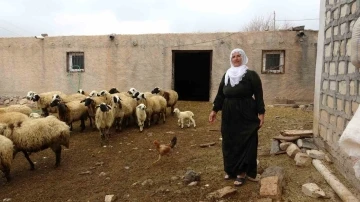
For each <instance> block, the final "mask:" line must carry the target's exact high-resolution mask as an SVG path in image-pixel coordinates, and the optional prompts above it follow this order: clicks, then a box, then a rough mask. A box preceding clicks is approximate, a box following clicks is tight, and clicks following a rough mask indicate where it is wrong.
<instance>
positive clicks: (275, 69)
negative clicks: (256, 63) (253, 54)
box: [261, 50, 285, 74]
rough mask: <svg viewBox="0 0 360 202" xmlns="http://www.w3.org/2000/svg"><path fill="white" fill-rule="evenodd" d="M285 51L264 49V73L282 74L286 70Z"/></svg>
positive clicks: (262, 71) (262, 70)
mask: <svg viewBox="0 0 360 202" xmlns="http://www.w3.org/2000/svg"><path fill="white" fill-rule="evenodd" d="M284 64H285V51H283V50H280V51H263V53H262V69H261V73H263V74H267V73H269V74H271V73H274V74H282V73H284V72H285V71H284V70H285V65H284Z"/></svg>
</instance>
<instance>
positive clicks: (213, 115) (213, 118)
mask: <svg viewBox="0 0 360 202" xmlns="http://www.w3.org/2000/svg"><path fill="white" fill-rule="evenodd" d="M215 119H216V112H215V111H211V112H210V115H209V122H210V123H213V122H214V121H215Z"/></svg>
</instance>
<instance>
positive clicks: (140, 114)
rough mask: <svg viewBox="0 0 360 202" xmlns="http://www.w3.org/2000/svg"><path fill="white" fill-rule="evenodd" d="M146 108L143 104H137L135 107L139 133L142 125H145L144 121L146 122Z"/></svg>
mask: <svg viewBox="0 0 360 202" xmlns="http://www.w3.org/2000/svg"><path fill="white" fill-rule="evenodd" d="M145 110H146V106H145V105H144V104H142V103H141V104H139V105H138V106H137V107H136V117H137V122H138V126H139V128H140V132H142V131H143V128H144V125H145V123H144V122H145V120H146V111H145Z"/></svg>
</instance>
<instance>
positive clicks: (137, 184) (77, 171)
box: [0, 101, 356, 202]
mask: <svg viewBox="0 0 360 202" xmlns="http://www.w3.org/2000/svg"><path fill="white" fill-rule="evenodd" d="M177 107H178V108H180V110H182V111H183V110H191V111H193V112H194V114H195V120H196V122H197V127H196V129H195V128H193V127H191V128H184V129H181V128H179V127H178V126H177V119H176V118H175V117H174V116H168V117H167V120H166V123H164V124H163V123H159V124H157V125H152V126H151V127H150V128H145V130H144V131H143V132H142V133H140V132H139V129H138V127H137V126H135V125H131V126H129V127H127V128H124V129H123V131H121V132H118V133H116V132H115V131H111V134H112V136H111V138H110V146H108V147H101V146H100V136H99V132H98V131H92V129H91V128H90V127H88V123H87V128H86V130H85V132H82V133H80V132H79V131H80V127H79V124H78V123H77V124H75V126H74V131H73V132H72V134H71V136H72V137H71V144H70V148H69V149H64V150H63V153H62V161H61V166H60V167H58V168H56V169H55V168H54V164H55V156H54V153H53V152H52V151H51V150H50V149H47V150H44V151H41V152H38V153H33V154H31V156H30V158H31V159H32V160H33V161H34V162H36V165H35V167H36V169H35V170H34V171H30V170H29V164H28V162H27V161H26V159H25V158H24V156H23V155H22V154H21V153H19V154H18V155H17V156H16V158H15V159H14V161H13V165H12V169H11V175H12V177H13V179H12V181H11V182H10V183H7V182H6V180H5V178H0V200H1V201H3V200H4V199H11V201H12V202H22V201H24V202H30V201H34V202H42V201H44V202H45V201H46V202H49V201H52V202H55V201H59V202H60V201H61V202H64V201H67V202H70V201H71V202H75V201H76V202H78V201H79V202H87V201H89V202H98V201H104V199H105V195H110V194H114V195H116V196H117V201H151V202H152V201H179V202H184V201H208V200H207V199H206V195H207V194H208V193H210V192H213V191H215V190H218V189H221V188H223V187H225V186H233V182H232V181H225V180H224V179H223V177H224V172H223V164H222V154H221V140H220V139H219V138H220V137H221V135H220V132H219V129H220V119H221V116H220V114H218V117H217V118H218V120H217V121H216V123H214V124H209V122H208V115H209V112H210V110H211V107H212V104H211V103H210V102H187V101H180V102H178V104H177ZM266 110H267V111H266V116H265V124H264V126H263V128H261V129H260V131H259V147H258V160H259V161H260V164H259V172H260V173H261V172H262V171H263V170H264V169H265V168H267V167H269V166H281V167H283V168H284V169H285V182H286V185H285V186H284V188H283V195H282V200H281V201H292V202H301V201H304V202H305V201H306V202H309V201H341V199H340V198H339V197H338V196H337V195H336V193H335V192H334V191H333V190H332V189H331V187H330V186H329V185H328V184H327V183H326V181H325V180H324V178H323V177H322V176H321V174H320V173H319V172H318V171H317V170H316V169H315V168H314V167H313V166H309V167H306V168H300V167H296V166H295V162H294V160H293V159H291V158H290V157H289V156H288V155H286V154H281V155H274V156H272V155H269V151H270V144H271V138H272V137H274V136H277V135H278V134H279V131H281V130H284V129H312V116H313V112H312V111H302V110H298V109H293V108H270V107H267V108H266ZM169 111H170V110H169ZM169 111H168V112H169ZM173 136H177V138H178V142H177V145H176V147H175V149H174V150H173V152H172V153H171V154H170V155H169V156H165V157H163V158H162V159H161V160H160V161H159V162H158V163H157V164H155V165H152V162H154V161H155V160H156V159H157V158H158V155H157V153H156V150H154V145H153V143H152V142H153V141H154V140H159V141H160V143H168V142H169V141H170V140H171V138H172V137H173ZM209 142H216V144H215V145H214V146H212V147H207V148H201V147H199V145H200V144H203V143H209ZM326 165H327V166H328V167H329V168H330V169H331V170H332V171H333V172H334V174H335V175H336V176H337V177H338V178H339V179H340V181H341V182H342V183H343V184H344V185H345V186H347V187H348V188H349V189H350V191H351V192H352V193H353V194H355V193H356V190H355V189H353V188H352V187H351V185H350V184H349V183H348V182H347V181H346V180H345V179H344V178H343V177H342V176H341V175H340V174H339V173H338V172H337V171H336V169H335V168H334V167H333V165H331V164H326ZM190 169H191V170H194V171H195V172H197V173H200V174H201V180H200V183H199V184H198V185H196V186H187V185H184V183H183V179H182V177H183V176H184V174H185V173H186V171H188V170H190ZM308 182H313V183H316V184H318V185H319V186H320V187H321V188H322V189H323V190H324V191H325V192H326V194H327V195H328V196H329V197H330V199H313V198H310V197H308V196H305V195H304V194H303V193H302V191H301V185H302V184H305V183H308ZM236 189H237V192H236V194H234V195H232V196H230V197H227V198H224V199H222V201H257V200H258V199H260V198H261V197H260V195H259V189H260V185H259V183H258V182H251V181H247V182H246V183H245V184H244V185H243V186H241V187H236Z"/></svg>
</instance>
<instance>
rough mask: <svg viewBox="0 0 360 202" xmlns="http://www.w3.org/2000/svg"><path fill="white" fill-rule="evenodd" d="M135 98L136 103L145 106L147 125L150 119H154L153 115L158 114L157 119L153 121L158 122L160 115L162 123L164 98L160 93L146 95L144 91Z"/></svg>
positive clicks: (164, 117)
mask: <svg viewBox="0 0 360 202" xmlns="http://www.w3.org/2000/svg"><path fill="white" fill-rule="evenodd" d="M136 100H137V102H138V104H141V103H143V104H145V106H146V110H145V111H146V116H147V121H148V126H150V124H151V120H154V115H157V116H158V119H157V120H156V122H155V123H158V122H159V120H160V119H161V117H162V118H163V123H165V120H166V100H165V98H164V97H162V96H160V95H150V96H146V95H145V94H144V93H140V94H139V95H138V96H137V97H136Z"/></svg>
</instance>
